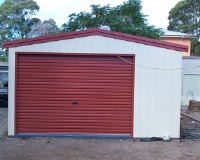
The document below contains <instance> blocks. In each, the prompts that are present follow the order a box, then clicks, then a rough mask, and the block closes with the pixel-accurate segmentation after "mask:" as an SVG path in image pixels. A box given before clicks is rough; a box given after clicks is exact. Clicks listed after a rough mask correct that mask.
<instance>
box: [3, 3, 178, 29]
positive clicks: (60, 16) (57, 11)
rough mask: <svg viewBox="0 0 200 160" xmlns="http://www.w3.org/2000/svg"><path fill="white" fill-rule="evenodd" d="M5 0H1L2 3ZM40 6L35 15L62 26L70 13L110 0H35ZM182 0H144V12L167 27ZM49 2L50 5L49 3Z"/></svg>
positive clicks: (88, 8) (151, 19)
mask: <svg viewBox="0 0 200 160" xmlns="http://www.w3.org/2000/svg"><path fill="white" fill-rule="evenodd" d="M3 1H4V0H0V3H2V2H3ZM35 1H36V2H37V3H38V5H39V6H40V11H39V12H38V13H37V14H36V16H35V17H38V18H40V19H41V20H46V19H49V18H53V19H54V20H55V21H56V22H57V24H58V26H59V27H60V26H61V25H62V24H63V23H65V22H67V20H68V19H67V17H68V15H69V14H70V13H74V12H75V13H78V12H80V11H90V5H91V4H101V5H106V4H107V3H108V0H95V1H94V0H56V1H53V0H52V1H51V0H35ZM123 1H125V0H109V3H110V5H111V6H116V5H119V4H121V3H122V2H123ZM179 1H180V0H165V1H164V0H142V6H143V10H142V11H143V13H144V14H145V15H149V16H148V22H149V24H151V25H155V26H157V27H159V28H167V25H168V20H167V17H168V13H169V11H170V9H171V8H172V7H174V6H175V4H176V3H177V2H179ZM47 4H48V5H47Z"/></svg>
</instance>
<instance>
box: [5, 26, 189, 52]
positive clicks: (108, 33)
mask: <svg viewBox="0 0 200 160" xmlns="http://www.w3.org/2000/svg"><path fill="white" fill-rule="evenodd" d="M95 35H98V36H103V37H108V38H114V39H119V40H124V41H129V42H134V43H140V44H145V45H150V46H155V47H160V48H167V49H171V50H177V51H188V46H185V45H180V44H174V43H170V42H164V41H160V40H155V39H151V38H145V37H139V36H135V35H130V34H125V33H120V32H114V31H106V30H102V29H88V30H84V31H74V32H66V33H60V34H54V35H48V36H41V37H37V38H28V39H21V40H15V41H9V42H4V43H3V48H13V47H19V46H26V45H32V44H39V43H47V42H52V41H59V40H66V39H73V38H81V37H87V36H95Z"/></svg>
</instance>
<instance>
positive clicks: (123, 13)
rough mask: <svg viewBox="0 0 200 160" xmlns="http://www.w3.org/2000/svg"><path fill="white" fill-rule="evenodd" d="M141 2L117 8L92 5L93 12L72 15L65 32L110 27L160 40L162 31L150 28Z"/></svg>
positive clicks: (131, 0)
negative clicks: (142, 10)
mask: <svg viewBox="0 0 200 160" xmlns="http://www.w3.org/2000/svg"><path fill="white" fill-rule="evenodd" d="M141 9H142V5H141V1H140V0H128V1H127V2H124V3H123V4H121V5H119V6H117V7H110V6H109V5H106V6H100V5H91V12H80V13H78V14H76V13H72V14H71V15H69V21H68V22H67V23H64V24H63V25H62V31H63V32H70V31H75V30H84V29H91V28H98V27H100V26H101V25H107V26H110V28H111V29H112V30H113V31H118V32H122V33H129V34H133V35H138V36H144V37H150V38H155V39H159V38H160V35H161V34H162V31H161V30H160V29H157V28H156V27H155V26H149V25H148V23H147V20H146V16H145V15H143V14H142V12H141Z"/></svg>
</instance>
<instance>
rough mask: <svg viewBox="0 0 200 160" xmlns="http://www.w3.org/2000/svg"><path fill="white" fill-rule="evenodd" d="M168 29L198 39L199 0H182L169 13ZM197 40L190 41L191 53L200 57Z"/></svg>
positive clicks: (199, 31) (199, 21)
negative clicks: (192, 35)
mask: <svg viewBox="0 0 200 160" xmlns="http://www.w3.org/2000/svg"><path fill="white" fill-rule="evenodd" d="M168 19H169V26H168V29H169V30H172V31H179V32H182V33H188V34H194V35H196V36H197V37H198V39H199V37H200V0H182V1H180V2H178V3H177V4H176V5H175V7H173V8H172V9H171V10H170V12H169V17H168ZM198 39H193V40H192V47H191V53H192V54H193V55H200V43H199V41H198Z"/></svg>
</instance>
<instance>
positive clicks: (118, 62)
mask: <svg viewBox="0 0 200 160" xmlns="http://www.w3.org/2000/svg"><path fill="white" fill-rule="evenodd" d="M123 58H125V59H126V60H128V61H131V62H133V61H134V58H133V57H128V56H126V57H125V56H124V57H123ZM16 67H17V69H16V72H17V73H16V133H58V134H61V133H62V134H63V133H65V134H73V133H76V134H77V133H80V134H128V135H131V134H132V127H133V126H132V125H133V124H132V123H133V122H132V121H133V81H134V80H133V79H134V76H133V75H134V69H133V68H134V67H133V65H132V64H130V63H128V62H125V61H123V60H122V59H119V58H118V57H117V56H98V55H97V56H93V55H92V56H91V55H90V56H87V55H82V56H81V55H74V56H73V55H51V54H49V55H48V54H36V55H34V54H18V55H17V66H16Z"/></svg>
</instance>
